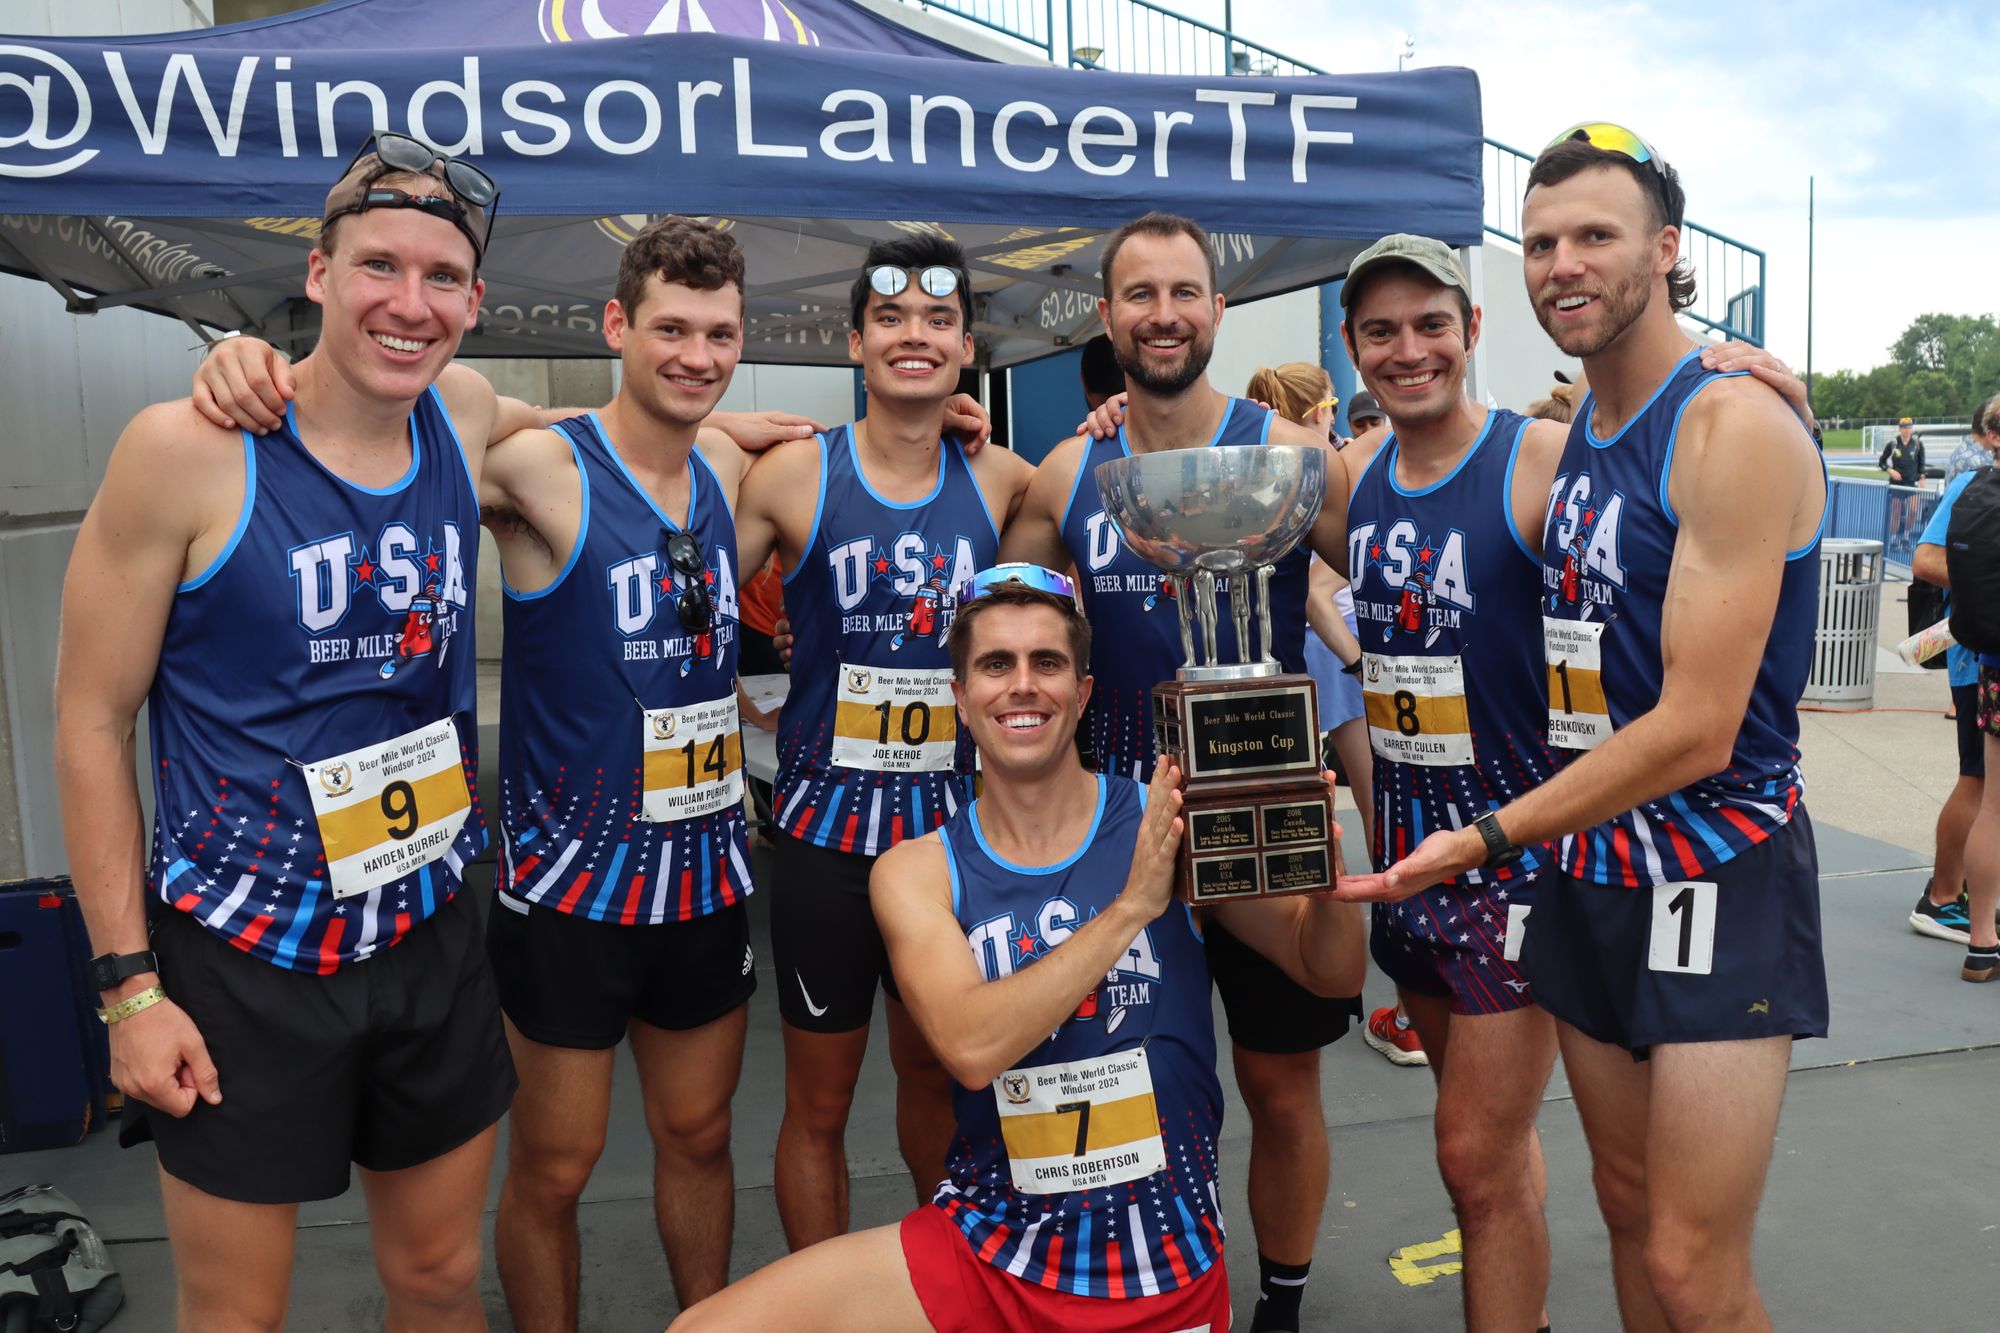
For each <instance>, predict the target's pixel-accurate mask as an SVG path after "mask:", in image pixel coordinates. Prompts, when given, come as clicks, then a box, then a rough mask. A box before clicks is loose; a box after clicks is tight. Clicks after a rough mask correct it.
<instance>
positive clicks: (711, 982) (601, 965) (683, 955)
mask: <svg viewBox="0 0 2000 1333" xmlns="http://www.w3.org/2000/svg"><path fill="white" fill-rule="evenodd" d="M486 947H487V952H488V953H490V954H491V955H492V958H493V979H494V981H495V982H497V983H498V984H499V987H500V1004H501V1006H502V1007H503V1008H504V1009H506V1011H507V1017H508V1018H510V1019H512V1020H513V1023H514V1026H515V1027H517V1028H519V1029H520V1030H521V1035H522V1036H524V1037H526V1038H527V1039H528V1040H529V1041H535V1042H540V1043H541V1044H542V1045H544V1046H565V1047H569V1048H571V1049H573V1050H584V1051H602V1050H609V1049H610V1048H611V1047H613V1046H616V1045H617V1044H618V1043H619V1041H621V1040H622V1039H623V1038H624V1036H625V1027H626V1024H627V1023H629V1022H630V1021H631V1020H633V1019H635V1018H636V1019H638V1020H639V1021H640V1022H641V1023H647V1024H650V1025H651V1026H653V1027H656V1028H664V1029H666V1030H667V1031H670V1032H684V1031H687V1030H689V1029H691V1028H698V1027H702V1026H704V1025H705V1024H708V1023H712V1022H714V1021H715V1020H716V1019H718V1018H721V1017H722V1016H723V1015H724V1014H727V1013H730V1012H732V1011H733V1010H735V1009H736V1008H738V1007H739V1006H741V1005H742V1004H743V1003H744V1002H745V1001H747V1000H748V999H749V998H750V996H751V995H752V994H753V993H754V992H755V991H756V989H757V973H756V970H755V958H754V956H753V954H752V953H751V949H750V912H749V907H748V905H747V904H745V903H742V902H738V903H736V904H735V905H733V906H730V907H725V908H722V909H721V910H720V911H716V912H710V913H709V914H708V915H707V916H698V917H696V918H695V919H694V920H692V921H664V922H660V923H659V924H657V925H656V924H653V923H650V922H649V923H647V924H645V925H625V924H623V923H621V922H615V921H592V920H591V919H590V918H589V917H584V916H576V915H573V914H571V913H569V912H558V911H557V910H556V909H555V908H553V907H544V906H542V905H541V904H539V903H531V902H528V901H527V900H525V899H522V898H517V897H515V896H514V895H513V894H511V893H508V892H507V891H506V890H504V889H502V890H501V891H500V892H499V893H498V894H497V895H495V898H494V903H493V911H492V912H491V914H490V915H489V916H488V919H487V922H486Z"/></svg>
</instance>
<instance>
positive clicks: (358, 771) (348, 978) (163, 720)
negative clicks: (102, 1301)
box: [57, 133, 534, 1330]
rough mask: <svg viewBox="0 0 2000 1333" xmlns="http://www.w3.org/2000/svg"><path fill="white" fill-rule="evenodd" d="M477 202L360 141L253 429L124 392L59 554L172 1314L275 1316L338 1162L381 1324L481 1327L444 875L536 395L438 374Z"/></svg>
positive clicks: (465, 1097) (84, 787) (92, 843)
mask: <svg viewBox="0 0 2000 1333" xmlns="http://www.w3.org/2000/svg"><path fill="white" fill-rule="evenodd" d="M497 195H498V189H497V187H496V186H495V185H494V183H493V182H492V180H491V179H490V178H488V177H487V176H486V175H485V174H484V173H483V172H480V171H478V170H477V169H476V168H473V167H472V166H471V165H470V164H469V163H465V162H461V161H457V160H454V159H451V158H449V157H445V156H443V155H440V154H438V153H436V152H435V151H433V150H432V149H430V148H429V147H428V146H427V145H424V144H421V143H419V142H417V141H416V140H412V139H408V138H405V137H403V136H400V135H391V134H386V133H385V134H379V135H376V136H374V137H373V138H371V140H370V141H369V143H367V144H365V145H364V146H363V148H362V151H361V152H360V153H358V154H357V156H356V159H355V161H354V162H353V163H351V164H350V166H349V168H348V170H347V171H346V172H345V173H343V175H342V177H341V179H340V181H339V182H337V183H336V184H335V186H334V188H333V190H332V191H331V192H330V193H329V195H328V197H327V203H326V210H325V213H324V223H323V226H322V230H321V232H320V236H319V240H318V242H317V244H316V245H315V247H314V249H313V251H312V253H311V256H310V258H309V261H308V271H307V279H306V292H307V295H308V296H309V297H310V298H311V299H312V300H313V301H315V302H317V303H318V304H319V305H320V306H321V308H322V312H323V325H322V330H321V335H320V339H319V343H318V346H317V347H316V348H315V349H314V351H313V352H312V354H311V355H310V356H308V357H306V358H305V359H304V360H303V361H301V362H300V364H299V365H298V366H297V367H296V370H295V379H296V386H297V389H296V393H297V397H296V402H295V404H294V405H293V407H292V409H291V410H290V411H288V412H286V413H285V414H284V418H283V420H282V422H281V423H280V424H279V428H278V429H277V430H275V431H274V432H273V433H272V434H270V435H268V436H267V437H265V438H263V439H261V440H260V439H256V438H254V437H252V436H251V435H249V434H247V433H244V432H240V431H235V430H226V429H223V428H221V427H218V426H216V425H214V424H211V423H210V422H209V421H207V420H205V419H204V418H203V417H202V415H201V414H200V413H199V412H197V411H196V409H195V407H194V406H193V404H192V403H191V402H190V401H188V400H182V401H179V402H175V403H167V404H161V405H158V406H154V407H150V408H148V409H146V411H144V412H142V413H141V414H140V415H139V416H138V417H137V418H135V419H134V420H133V422H132V424H131V425H130V426H129V427H127V429H126V431H125V433H124V435H123V437H122V438H121V439H120V441H119V443H118V447H117V449H116V451H115V452H114V454H113V457H112V460H111V463H110V467H109V470H108V472H107V473H106V476H105V480H104V484H103V486H102V487H101V488H100V490H99V492H98V495H97V498H96V500H95V501H94V502H93V503H92V506H91V510H90V514H89V516H88V517H87V518H86V519H85V521H84V523H83V526H82V528H81V530H80V531H79V533H78V537H77V543H76V549H75V551H74V553H73V555H72V557H71V561H70V568H69V574H68V579H67V582H66V585H65V589H64V614H63V645H62V669H61V672H60V675H59V679H58V682H57V693H58V698H59V705H60V706H59V713H60V724H59V729H58V756H59V761H60V768H61V774H62V798H63V807H64V824H65V831H66V835H67V838H68V845H69V854H70V862H71V865H72V867H73V868H74V873H75V875H76V882H77V888H78V891H79V894H80V896H81V898H82V901H83V904H84V908H85V912H86V915H87V917H88V919H89V922H90V930H91V937H92V940H93V941H94V944H95V947H96V948H98V949H99V950H101V951H103V953H104V955H105V956H104V957H102V958H100V959H99V960H98V962H97V964H96V965H94V970H95V971H96V972H97V978H96V981H97V984H98V985H99V986H100V987H102V988H103V996H104V1000H105V1002H106V1005H107V1008H106V1009H105V1010H104V1015H105V1018H106V1021H107V1022H110V1023H111V1048H112V1057H113V1074H114V1077H115V1079H116V1081H117V1083H118V1085H119V1086H120V1087H121V1088H122V1089H124V1090H125V1091H126V1092H127V1093H128V1094H130V1096H131V1097H132V1098H133V1101H132V1102H131V1103H129V1104H128V1108H127V1112H126V1117H127V1121H128V1124H127V1127H126V1131H125V1137H126V1138H127V1139H128V1141H129V1140H130V1139H132V1138H133V1137H137V1136H147V1135H149V1136H150V1137H151V1138H153V1139H154V1140H155V1141H156V1142H157V1144H158V1149H159V1157H160V1165H161V1190H162V1194H163V1196H164V1201H165V1207H166V1217H167V1228H168V1232H169V1236H170V1238H171V1240H172V1243H173V1251H174V1268H175V1275H176V1281H177V1284H178V1287H179V1317H180V1321H181V1327H183V1328H187V1329H204V1328H224V1327H228V1328H250V1327H259V1328H262V1327H271V1328H275V1327H279V1326H281V1325H282V1324H283V1323H284V1317H285V1307H286V1303H287V1292H288V1290H289V1286H290V1277H291V1264H292V1248H293V1239H294V1236H295V1234H296V1217H297V1208H298V1204H299V1203H300V1202H302V1201H305V1200H309V1199H324V1198H330V1197H332V1196H334V1195H337V1194H339V1193H341V1192H342V1191H344V1190H345V1189H346V1188H347V1186H348V1182H349V1178H350V1174H351V1169H352V1167H353V1166H354V1165H357V1164H358V1165H359V1166H360V1167H361V1168H362V1183H363V1185H364V1187H365V1188H366V1190H367V1194H368V1204H369V1221H370V1224H371V1227H372V1230H373V1234H374V1239H375V1246H374V1250H375V1261H376V1268H377V1271H378V1273H379V1274H380V1277H381V1280H382V1285H383V1288H384V1290H385V1292H386V1294H387V1298H388V1309H387V1316H386V1317H387V1320H388V1323H389V1324H390V1326H392V1327H408V1328H417V1327H421V1328H429V1329H454V1330H455V1329H480V1328H484V1327H485V1316H484V1314H483V1312H482V1310H481V1306H480V1302H479V1297H478V1292H477V1286H476V1282H477V1276H478V1271H479V1226H480V1215H481V1211H482V1208H483V1205H484V1202H485V1198H486V1182H487V1175H488V1170H489V1164H490V1162H491V1160H492V1153H493V1143H494V1123H495V1121H497V1120H498V1119H499V1117H500V1116H501V1114H502V1113H504V1112H505V1110H506V1109H507V1103H508V1098H509V1097H510V1096H511V1094H512V1092H513V1090H514V1082H515V1079H514V1071H513V1068H512V1065H511V1063H510V1062H509V1059H508V1054H507V1048H506V1044H505V1041H504V1040H503V1038H502V1036H501V1032H500V1023H499V1011H498V1005H497V1003H496V1000H495V996H494V988H493V983H492V979H491V976H490V974H489V972H488V970H487V964H486V959H485V951H484V950H483V949H482V948H481V947H480V943H479V938H478V918H477V915H476V913H475V910H474V908H473V907H472V905H471V904H469V903H468V902H466V901H465V895H464V894H462V893H461V892H460V883H459V876H460V873H461V871H462V870H463V868H464V866H465V863H466V862H467V861H469V860H470V859H472V857H474V856H475V855H477V854H478V852H479V851H480V850H481V848H483V847H484V845H485V842H486V816H485V812H484V811H483V810H481V809H480V808H479V804H478V801H477V798H476V797H475V796H474V794H473V789H472V782H471V778H472V774H473V771H474V766H475V760H476V756H475V753H474V747H475V744H476V740H477V733H476V731H475V729H474V728H475V718H474V697H473V691H474V675H473V662H474V652H473V633H472V602H471V592H472V579H473V576H474V570H475V566H476V561H477V554H478V545H479V505H478V499H477V495H478V486H479V481H478V478H479V474H480V470H481V466H482V463H483V454H484V450H485V445H486V442H487V441H488V440H489V439H491V438H492V437H493V436H494V435H495V434H498V433H505V432H507V431H511V430H514V429H518V428H519V427H520V426H523V425H526V424H529V423H531V422H532V421H533V420H534V416H533V414H532V413H530V412H529V411H528V410H527V409H525V408H523V407H522V406H521V405H520V404H518V403H509V402H507V401H505V400H499V399H496V397H495V395H494V393H493V391H492V389H491V387H490V386H488V385H487V384H486V382H485V381H484V380H482V379H480V378H479V377H478V376H476V375H474V374H472V373H471V372H469V371H460V370H456V369H453V368H450V367H449V366H448V363H449V362H450V360H451V357H452V355H453V353H454V352H455V351H456V349H457V347H458V344H459V340H460V338H461V337H462V336H463V335H464V332H465V330H466V329H468V328H469V327H471V325H472V322H473V319H474V318H475V316H476V314H477V312H478V307H479V300H480V296H481V293H482V291H483V284H482V283H481V282H480V280H479V277H478V267H479V263H480V260H481V258H482V256H483V254H484V251H485V246H486V240H487V235H488V231H489V228H490V225H491V218H492V213H491V207H492V205H493V203H494V201H495V199H496V198H497ZM147 701H150V704H151V725H152V737H151V739H152V759H153V772H152V775H151V776H152V781H153V786H154V794H155V797H156V804H157V810H156V815H155V820H154V828H153V834H152V852H153V856H152V869H151V875H150V887H149V888H143V887H142V886H146V885H148V883H149V876H148V874H147V870H146V867H145V865H144V864H143V862H142V859H141V853H142V849H143V848H144V847H145V845H146V838H145V835H144V833H143V831H142V829H141V825H140V807H139V800H138V793H137V791H136V789H135V787H134V784H133V774H132V770H131V762H132V753H133V734H132V732H133V723H134V716H135V714H136V713H137V711H138V708H139V706H140V704H141V703H142V702H147ZM148 898H150V899H151V902H150V908H151V916H152V918H153V926H152V931H151V938H150V942H149V939H148V929H147V920H146V918H147V903H146V900H147V899H148Z"/></svg>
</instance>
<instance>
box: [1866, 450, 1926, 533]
mask: <svg viewBox="0 0 2000 1333" xmlns="http://www.w3.org/2000/svg"><path fill="white" fill-rule="evenodd" d="M1875 466H1876V467H1878V468H1880V469H1882V471H1884V472H1886V473H1888V474H1889V484H1890V485H1891V486H1892V487H1893V486H1908V487H1912V488H1917V487H1921V486H1922V485H1923V484H1924V441H1923V437H1922V436H1920V435H1918V434H1917V433H1916V424H1915V423H1914V422H1912V421H1911V420H1910V419H1909V418H1908V417H1904V418H1902V419H1901V420H1899V421H1898V422H1897V423H1896V438H1895V439H1893V440H1891V441H1889V443H1887V444H1885V445H1883V446H1882V453H1881V455H1880V456H1879V457H1877V458H1876V460H1875ZM1923 504H1924V497H1923V495H1922V494H1921V493H1920V492H1919V491H1918V490H1916V489H1912V490H1908V491H1896V490H1891V491H1890V492H1889V551H1890V553H1891V554H1893V553H1895V552H1896V551H1898V550H1902V551H1907V550H1909V549H1910V548H1911V547H1912V546H1913V545H1915V543H1916V539H1917V523H1918V520H1919V519H1920V518H1921V517H1922V514H1923Z"/></svg>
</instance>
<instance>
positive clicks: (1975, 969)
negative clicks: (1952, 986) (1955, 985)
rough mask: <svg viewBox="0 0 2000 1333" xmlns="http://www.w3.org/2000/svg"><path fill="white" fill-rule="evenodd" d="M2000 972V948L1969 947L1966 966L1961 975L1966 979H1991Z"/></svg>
mask: <svg viewBox="0 0 2000 1333" xmlns="http://www.w3.org/2000/svg"><path fill="white" fill-rule="evenodd" d="M1996 974H2000V949H1967V950H1966V951H1965V966H1964V967H1963V968H1962V969H1960V971H1959V974H1958V975H1959V977H1960V979H1962V980H1965V981H1991V980H1993V978H1994V976H1995V975H1996Z"/></svg>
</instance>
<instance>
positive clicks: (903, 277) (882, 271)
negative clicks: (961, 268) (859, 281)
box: [868, 264, 958, 299]
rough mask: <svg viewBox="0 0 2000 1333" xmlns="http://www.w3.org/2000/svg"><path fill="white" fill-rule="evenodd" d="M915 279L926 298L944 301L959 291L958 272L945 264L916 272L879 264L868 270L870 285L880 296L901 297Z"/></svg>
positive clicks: (918, 288) (934, 265) (892, 265)
mask: <svg viewBox="0 0 2000 1333" xmlns="http://www.w3.org/2000/svg"><path fill="white" fill-rule="evenodd" d="M913 277H914V278H915V279H916V280H917V290H918V291H920V292H923V293H924V294H925V295H926V296H935V297H938V298H940V299H942V298H944V297H947V296H950V295H952V294H953V293H955V292H957V291H958V270H957V269H955V268H948V267H946V266H945V265H943V264H933V265H931V266H930V267H929V268H923V269H916V270H911V269H907V268H899V267H897V266H896V265H894V264H877V265H876V266H875V267H874V268H871V269H869V270H868V285H869V287H870V288H872V289H873V290H874V291H875V293H876V294H877V295H879V296H901V295H902V294H903V293H904V292H905V291H906V290H908V289H909V286H910V279H911V278H913Z"/></svg>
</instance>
